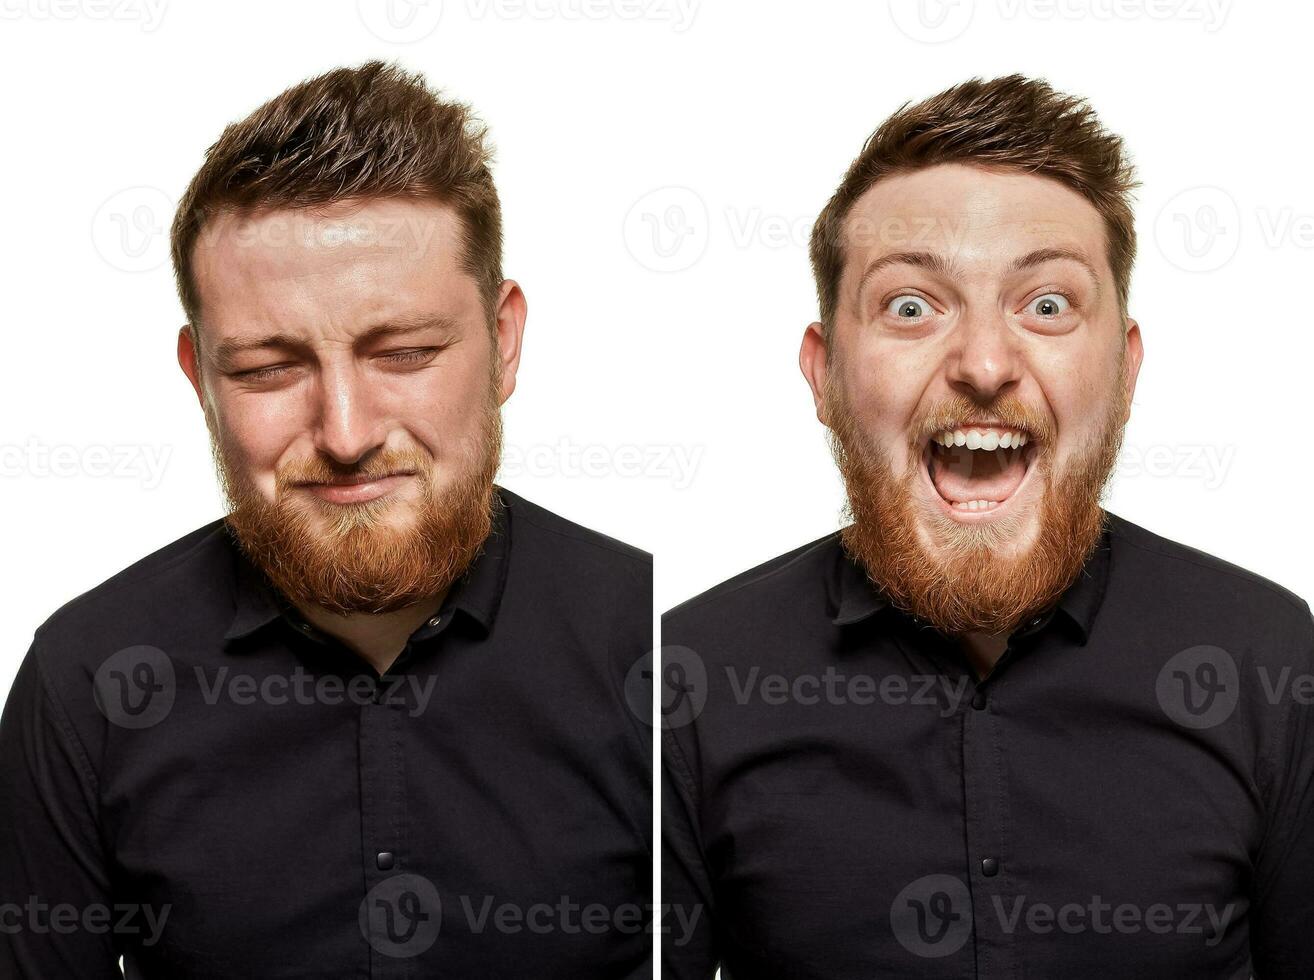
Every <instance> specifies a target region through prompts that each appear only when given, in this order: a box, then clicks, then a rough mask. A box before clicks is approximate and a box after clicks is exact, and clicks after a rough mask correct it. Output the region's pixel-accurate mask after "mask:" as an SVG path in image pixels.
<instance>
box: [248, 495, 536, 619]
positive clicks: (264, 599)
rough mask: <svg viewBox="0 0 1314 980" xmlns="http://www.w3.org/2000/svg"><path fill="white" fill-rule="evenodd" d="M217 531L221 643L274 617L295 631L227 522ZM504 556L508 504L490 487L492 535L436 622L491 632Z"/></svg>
mask: <svg viewBox="0 0 1314 980" xmlns="http://www.w3.org/2000/svg"><path fill="white" fill-rule="evenodd" d="M223 530H224V532H225V533H226V534H227V536H228V540H229V543H230V544H231V546H232V554H233V619H232V622H231V623H230V624H229V626H228V630H227V631H226V632H225V633H224V643H225V644H229V643H231V642H233V641H236V640H239V639H241V638H243V637H247V636H250V635H251V634H253V633H256V632H257V631H259V630H260V629H262V628H263V627H265V626H268V625H269V624H270V623H272V622H274V621H276V620H278V619H279V618H280V617H282V618H286V619H288V621H289V622H290V623H292V624H293V626H294V628H296V627H297V624H298V623H299V622H300V617H299V616H297V615H296V613H295V607H294V606H293V605H292V603H290V602H289V601H288V600H287V599H286V598H284V597H283V595H282V594H281V593H280V592H279V591H278V590H277V588H276V587H275V586H274V585H273V583H272V582H270V581H269V579H268V577H267V576H266V575H265V574H264V573H263V572H262V571H260V569H259V568H257V567H256V566H255V564H254V563H253V562H252V561H251V559H250V558H249V557H248V556H247V555H246V553H245V552H244V551H243V550H242V548H241V545H240V544H239V543H238V541H237V536H236V535H235V534H234V533H233V531H232V529H231V528H230V527H229V526H228V523H227V521H225V522H224V523H223ZM510 556H511V510H510V506H509V500H508V499H507V497H506V495H505V494H504V493H503V491H502V489H501V488H500V487H494V507H493V528H492V531H491V532H489V535H488V537H487V538H485V539H484V543H483V545H482V546H481V547H480V550H479V552H478V554H477V555H476V557H475V559H474V561H473V562H471V563H470V567H469V568H468V569H466V571H465V573H464V574H463V575H462V576H461V577H460V578H459V579H458V580H457V582H456V583H455V584H454V585H453V586H452V588H451V590H450V591H449V592H448V594H447V598H446V599H445V600H444V601H443V605H442V609H441V610H440V611H439V613H438V616H439V617H440V618H441V620H442V621H444V622H445V621H446V620H447V619H448V618H449V616H451V615H453V614H455V613H456V612H457V611H460V612H463V613H465V614H467V615H468V616H469V617H470V618H471V619H473V620H474V621H475V622H476V623H478V624H479V626H480V627H481V628H482V629H483V631H484V632H485V633H487V632H488V631H489V630H491V629H492V628H493V620H494V619H495V618H496V616H497V609H498V606H499V604H500V603H501V601H502V591H503V588H504V586H505V584H506V570H507V565H508V563H509V561H510ZM440 627H441V624H438V625H434V626H430V625H427V624H426V625H424V626H422V627H421V628H420V629H418V630H416V632H415V634H414V638H415V639H417V640H423V639H427V638H428V637H429V636H431V635H433V634H435V633H438V632H440V631H441V629H440Z"/></svg>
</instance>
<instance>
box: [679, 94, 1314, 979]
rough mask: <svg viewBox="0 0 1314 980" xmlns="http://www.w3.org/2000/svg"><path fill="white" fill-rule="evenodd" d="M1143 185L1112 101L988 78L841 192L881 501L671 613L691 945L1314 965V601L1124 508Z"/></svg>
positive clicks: (847, 287)
mask: <svg viewBox="0 0 1314 980" xmlns="http://www.w3.org/2000/svg"><path fill="white" fill-rule="evenodd" d="M1135 186H1136V182H1135V180H1134V175H1133V170H1132V166H1131V164H1130V161H1129V158H1128V155H1127V153H1126V151H1125V148H1124V146H1123V144H1122V141H1121V139H1120V138H1118V137H1117V136H1115V135H1113V134H1111V133H1109V132H1107V131H1106V130H1105V129H1104V128H1103V127H1102V126H1101V125H1100V123H1099V121H1098V120H1097V118H1096V117H1095V115H1094V112H1093V111H1092V109H1091V108H1090V107H1089V105H1087V104H1086V103H1085V102H1084V101H1082V100H1080V99H1077V98H1074V97H1071V96H1067V95H1064V94H1062V93H1059V92H1055V91H1054V90H1053V89H1052V88H1051V87H1050V86H1048V85H1047V84H1046V83H1044V82H1043V81H1040V80H1035V79H1028V78H1025V77H1022V76H1019V75H1013V76H1008V77H1004V78H998V79H995V80H992V81H983V80H981V79H973V80H970V81H968V82H965V83H963V84H960V85H957V86H955V87H953V88H951V89H949V90H946V91H944V92H942V93H940V94H938V95H936V96H934V97H933V98H930V99H927V100H925V101H923V102H919V103H916V104H908V105H905V106H903V107H902V108H901V109H900V110H899V111H898V112H896V113H895V114H894V115H893V116H891V117H890V118H889V119H887V120H886V121H885V122H884V123H883V124H882V125H881V126H880V127H879V128H878V129H877V130H876V132H875V133H874V134H873V135H872V136H871V138H870V139H869V140H868V141H867V143H866V144H865V145H864V147H863V149H862V151H861V154H860V155H859V156H858V158H857V159H856V160H855V161H854V163H853V164H852V166H851V167H850V168H849V170H848V172H847V173H846V174H845V176H844V178H843V180H842V182H841V184H840V187H839V189H838V190H837V191H836V192H835V194H834V196H833V197H832V198H831V200H830V202H829V203H828V204H827V205H826V207H825V209H824V210H823V212H822V213H821V215H820V217H819V218H818V220H817V222H816V224H815V227H814V229H813V234H812V240H811V258H812V263H813V269H814V272H815V275H816V279H817V289H818V296H819V300H820V313H821V315H820V319H819V320H818V321H817V322H815V323H813V324H811V325H810V326H809V327H808V328H807V330H806V332H805V336H804V339H803V344H802V349H801V351H800V365H801V367H802V371H803V374H804V375H805V377H806V379H807V382H808V384H809V385H810V387H811V390H812V393H813V396H814V399H815V404H816V411H817V416H818V418H819V419H820V420H821V422H822V423H823V424H825V425H826V426H827V427H828V429H829V430H830V434H831V439H832V446H833V450H834V454H835V457H836V460H837V462H838V465H839V469H840V472H841V475H842V477H843V480H844V484H845V488H846V491H847V497H848V510H849V512H850V516H851V518H852V520H851V522H850V523H849V524H848V525H847V526H846V527H844V528H843V529H842V530H841V531H839V532H837V533H835V534H832V535H829V536H827V537H826V538H823V539H821V540H819V541H816V542H813V543H812V544H809V545H806V546H804V547H802V548H799V549H798V550H796V551H793V552H791V553H789V554H787V555H783V556H781V557H779V558H777V559H775V560H773V561H770V562H768V563H766V564H765V565H763V566H761V567H758V568H755V569H753V570H751V571H749V572H746V573H744V574H742V575H740V576H738V577H736V578H734V579H731V580H730V581H728V582H726V583H723V584H722V585H720V586H717V587H716V588H714V589H712V590H710V591H709V592H707V593H705V594H703V595H701V596H698V597H697V598H694V599H691V600H689V601H688V602H686V603H684V604H682V605H680V606H678V607H677V608H675V609H674V610H672V611H671V612H669V613H668V614H667V615H666V617H665V619H664V627H663V665H662V669H661V674H660V676H661V680H662V692H661V693H662V704H663V714H664V739H663V758H664V766H663V769H664V786H663V814H664V815H663V838H664V848H665V851H664V853H665V863H664V871H663V882H664V891H663V901H664V902H665V903H669V904H672V905H680V906H689V907H696V908H699V909H701V910H702V911H703V913H704V914H703V915H702V916H701V917H700V918H699V920H698V923H699V925H698V929H697V930H696V931H695V932H694V933H693V935H692V936H685V937H681V938H680V939H679V940H677V941H673V940H672V939H670V938H668V939H667V940H666V941H665V942H664V945H663V963H664V970H665V975H666V976H668V977H672V978H701V977H710V976H712V974H713V972H714V970H715V969H716V967H717V966H718V965H719V966H720V968H721V970H722V976H724V977H726V978H727V980H728V978H730V977H735V978H745V977H752V978H758V980H760V978H774V977H780V978H786V977H788V978H790V980H799V978H826V980H843V978H863V980H866V978H871V977H878V976H881V977H884V976H890V977H982V978H986V977H988V978H1004V977H1008V978H1017V977H1036V978H1042V977H1043V978H1051V977H1065V978H1066V977H1091V978H1096V977H1099V978H1107V977H1133V976H1135V977H1156V978H1164V977H1227V978H1231V977H1249V976H1252V975H1253V976H1256V977H1260V978H1270V977H1298V976H1299V977H1305V976H1314V884H1312V882H1314V776H1312V773H1314V726H1312V725H1311V711H1312V710H1314V709H1311V707H1310V700H1311V699H1310V698H1308V696H1302V688H1301V686H1300V682H1294V683H1293V682H1291V681H1292V679H1293V678H1311V677H1312V676H1314V621H1311V616H1310V610H1309V606H1308V605H1307V604H1306V602H1305V601H1304V600H1302V599H1301V598H1299V597H1297V596H1296V595H1294V594H1292V593H1291V592H1289V591H1288V590H1286V589H1284V588H1282V587H1281V586H1279V585H1276V584H1275V583H1273V582H1270V581H1268V580H1266V579H1264V578H1262V577H1260V576H1259V575H1256V574H1254V573H1251V572H1248V571H1245V570H1243V569H1240V568H1237V567H1235V566H1233V565H1230V564H1228V563H1226V562H1224V561H1222V560H1220V559H1217V558H1215V557H1212V556H1209V555H1207V554H1204V553H1202V552H1200V551H1197V550H1195V549H1192V548H1189V547H1186V546H1185V545H1182V544H1178V543H1175V542H1173V541H1169V540H1166V539H1164V538H1162V537H1160V536H1158V535H1156V534H1154V533H1152V532H1151V531H1149V530H1146V529H1144V528H1141V527H1138V526H1136V525H1135V524H1133V523H1131V522H1129V521H1127V520H1124V519H1122V518H1120V517H1118V516H1117V515H1114V514H1112V513H1109V512H1108V511H1106V510H1104V509H1103V507H1102V505H1101V499H1102V496H1103V492H1104V489H1105V486H1106V483H1107V481H1108V479H1109V476H1110V473H1111V471H1112V469H1113V466H1114V463H1115V461H1116V458H1117V455H1118V451H1119V447H1120V444H1121V439H1122V433H1123V429H1124V426H1125V425H1126V423H1127V420H1128V417H1129V413H1130V406H1131V404H1132V395H1133V392H1134V391H1135V386H1136V379H1137V375H1138V372H1139V369H1140V366H1141V360H1142V355H1143V348H1142V337H1141V329H1140V326H1139V325H1138V324H1137V322H1136V321H1135V320H1134V319H1132V318H1131V317H1129V316H1128V294H1129V284H1130V277H1131V270H1132V264H1133V257H1134V254H1135V233H1134V228H1133V213H1132V207H1131V202H1130V192H1131V191H1132V189H1133V188H1134V187H1135ZM1305 683H1306V684H1308V681H1305Z"/></svg>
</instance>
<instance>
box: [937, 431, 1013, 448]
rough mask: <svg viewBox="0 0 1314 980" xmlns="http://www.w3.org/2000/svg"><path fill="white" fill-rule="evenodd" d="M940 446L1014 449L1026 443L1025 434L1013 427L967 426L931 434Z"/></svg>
mask: <svg viewBox="0 0 1314 980" xmlns="http://www.w3.org/2000/svg"><path fill="white" fill-rule="evenodd" d="M931 441H932V442H938V443H939V444H940V445H942V446H946V447H948V446H966V447H967V448H968V449H985V450H990V451H993V450H996V449H1016V448H1017V447H1018V446H1025V445H1026V444H1027V434H1026V433H1025V432H1020V431H1017V430H1015V429H996V428H969V429H947V430H945V431H944V432H937V433H936V434H935V435H933V436H931Z"/></svg>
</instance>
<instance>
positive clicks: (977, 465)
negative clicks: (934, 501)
mask: <svg viewBox="0 0 1314 980" xmlns="http://www.w3.org/2000/svg"><path fill="white" fill-rule="evenodd" d="M1023 451H1024V450H1023V449H996V450H995V451H994V452H985V451H983V450H980V449H968V448H967V447H966V446H954V447H953V448H951V449H946V448H945V447H944V446H941V445H938V444H932V446H931V462H930V470H931V482H932V483H934V484H935V489H936V490H938V491H940V496H941V497H943V498H944V499H945V500H948V501H949V502H950V503H962V502H963V501H966V500H1007V499H1008V498H1009V497H1011V496H1012V495H1013V491H1014V490H1016V489H1017V488H1018V485H1019V484H1020V483H1021V482H1022V477H1024V476H1026V472H1027V466H1026V463H1025V462H1024V461H1023V459H1022V453H1023Z"/></svg>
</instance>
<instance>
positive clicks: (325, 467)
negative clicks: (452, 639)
mask: <svg viewBox="0 0 1314 980" xmlns="http://www.w3.org/2000/svg"><path fill="white" fill-rule="evenodd" d="M462 256H463V241H462V235H461V222H460V219H459V218H458V217H457V215H456V214H455V213H454V212H453V211H452V210H451V209H450V208H449V207H447V206H445V205H442V204H439V203H437V202H434V201H431V200H419V199H400V198H386V199H368V200H363V201H362V200H355V201H342V202H335V203H333V204H332V205H328V206H324V207H320V208H315V209H276V210H266V211H262V212H257V213H255V214H254V215H245V216H242V217H238V216H236V215H234V214H232V213H224V214H222V215H218V216H216V217H214V218H213V219H212V220H211V221H210V222H208V223H207V224H206V226H205V227H204V228H203V230H202V233H201V237H200V241H199V242H198V244H197V245H196V248H195V251H194V268H195V276H196V284H197V289H198V291H199V294H200V297H201V304H202V323H201V325H200V327H201V329H200V347H201V350H199V351H197V350H195V349H194V348H193V344H192V340H191V336H190V333H189V331H188V330H187V329H186V328H184V329H183V330H182V331H180V333H179V337H178V359H179V363H180V365H181V366H182V368H183V371H184V372H185V373H186V374H187V376H188V378H189V379H190V380H191V382H192V385H193V387H194V388H195V390H196V394H197V397H198V398H199V399H200V402H201V405H202V408H203V409H204V410H205V413H206V420H207V424H208V425H209V427H210V430H211V435H212V438H213V439H214V440H215V441H216V443H217V447H216V451H217V452H219V451H221V453H222V458H223V468H225V469H227V470H230V471H232V472H231V473H230V475H232V476H236V478H237V479H238V480H239V481H240V482H241V484H242V485H243V489H244V491H245V492H246V493H247V494H248V495H250V494H256V495H258V497H257V498H253V499H257V500H263V501H264V502H265V503H266V504H268V505H270V506H271V507H272V506H273V505H274V504H275V503H277V505H278V506H279V507H280V508H291V510H282V511H278V512H275V511H272V510H271V511H269V512H267V514H266V517H265V521H266V523H268V522H269V520H270V515H273V514H275V513H283V514H290V513H295V514H296V516H297V518H298V520H299V521H305V522H307V523H306V524H305V528H309V529H317V531H316V530H312V531H311V532H310V533H312V534H315V533H318V536H320V537H322V538H324V539H325V540H326V541H332V540H337V539H339V538H340V539H341V540H347V535H348V533H350V532H352V531H355V532H359V533H363V532H364V531H367V530H368V531H370V532H371V533H375V532H377V531H378V530H379V529H380V528H381V529H383V530H384V531H386V532H387V533H389V534H393V535H405V534H406V532H407V531H408V530H411V531H412V532H413V531H414V529H415V528H416V527H418V526H419V522H418V520H417V515H420V514H422V513H423V511H424V509H425V507H426V506H427V507H430V508H432V507H433V506H434V504H433V501H435V500H439V499H441V497H442V494H443V493H444V492H449V493H450V492H453V491H454V490H458V489H463V488H466V487H468V486H472V485H473V482H474V477H473V476H472V474H478V473H485V474H486V472H487V465H486V464H487V461H486V460H481V459H479V458H478V456H479V454H480V453H481V452H484V451H486V450H487V448H488V446H489V445H491V444H493V440H492V439H491V438H490V432H489V425H490V415H491V416H496V412H497V409H498V407H499V406H500V405H501V404H502V403H503V402H505V400H506V399H507V398H508V397H509V396H510V395H511V393H512V391H513V390H514V387H515V377H516V369H517V366H518V364H519V358H520V344H521V337H522V332H523V328H524V321H525V300H524V296H523V294H522V293H521V291H520V288H519V287H518V286H517V285H516V284H515V283H514V282H512V281H510V280H507V281H506V282H504V283H503V285H502V288H501V292H500V293H499V296H498V301H497V307H496V310H495V317H496V323H495V329H490V325H489V316H488V313H487V311H486V310H485V308H484V305H483V303H482V302H481V299H480V295H479V290H478V286H477V284H476V282H475V279H474V278H473V277H472V276H471V275H470V274H469V273H468V272H467V271H466V270H465V269H463V268H462V266H461V260H462ZM499 431H500V430H499ZM488 479H491V477H488V476H485V477H484V478H483V480H484V482H487V480H488ZM467 495H468V494H467ZM303 537H304V535H303ZM302 550H303V551H304V550H306V549H305V548H302ZM375 550H380V549H377V548H376V549H375Z"/></svg>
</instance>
